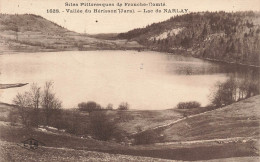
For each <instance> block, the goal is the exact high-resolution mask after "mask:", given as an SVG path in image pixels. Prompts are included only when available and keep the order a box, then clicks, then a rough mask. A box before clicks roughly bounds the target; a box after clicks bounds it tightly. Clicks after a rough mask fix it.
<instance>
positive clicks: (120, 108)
mask: <svg viewBox="0 0 260 162" xmlns="http://www.w3.org/2000/svg"><path fill="white" fill-rule="evenodd" d="M117 109H118V110H128V109H129V104H128V103H127V102H122V103H121V104H120V105H119V106H118V108H117Z"/></svg>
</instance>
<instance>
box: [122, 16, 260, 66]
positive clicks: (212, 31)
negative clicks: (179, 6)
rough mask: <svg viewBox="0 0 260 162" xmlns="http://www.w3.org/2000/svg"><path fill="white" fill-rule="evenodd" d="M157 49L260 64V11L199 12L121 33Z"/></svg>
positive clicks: (200, 56)
mask: <svg viewBox="0 0 260 162" xmlns="http://www.w3.org/2000/svg"><path fill="white" fill-rule="evenodd" d="M118 38H119V39H128V40H135V41H137V42H139V43H140V44H142V45H145V46H146V47H147V48H149V49H151V50H156V51H164V52H171V53H177V54H189V55H192V56H194V57H199V58H204V59H210V60H217V61H224V62H232V63H239V64H247V65H255V66H260V62H259V60H260V59H259V56H260V40H259V38H260V13H259V12H235V13H226V12H200V13H190V14H185V15H180V16H175V17H172V18H170V19H169V20H166V21H163V22H159V23H153V24H151V25H148V26H147V27H145V28H138V29H134V30H131V31H129V32H126V33H120V34H119V35H118Z"/></svg>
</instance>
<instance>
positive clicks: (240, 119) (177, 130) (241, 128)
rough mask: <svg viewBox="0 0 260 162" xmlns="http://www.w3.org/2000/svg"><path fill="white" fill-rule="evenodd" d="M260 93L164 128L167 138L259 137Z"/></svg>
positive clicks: (170, 139)
mask: <svg viewBox="0 0 260 162" xmlns="http://www.w3.org/2000/svg"><path fill="white" fill-rule="evenodd" d="M259 105H260V96H259V95H258V96H255V97H251V98H249V99H246V100H243V101H240V102H237V103H234V104H231V105H229V106H226V107H223V108H220V109H217V110H214V111H211V112H207V113H204V114H201V115H198V116H195V117H189V118H187V119H185V120H183V121H181V122H179V123H176V124H174V125H172V126H171V127H170V128H167V129H165V130H164V131H163V132H162V134H164V136H165V137H166V138H165V141H176V140H181V141H183V140H202V139H203V140H205V139H214V138H229V137H250V136H256V137H259V133H260V132H259V131H260V129H259V128H260V109H259Z"/></svg>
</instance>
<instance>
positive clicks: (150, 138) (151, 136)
mask: <svg viewBox="0 0 260 162" xmlns="http://www.w3.org/2000/svg"><path fill="white" fill-rule="evenodd" d="M162 139H163V137H161V136H160V135H159V134H158V133H157V132H155V131H154V130H148V131H144V132H141V133H139V134H137V135H135V137H134V143H135V144H136V145H143V144H152V143H156V142H160V141H162Z"/></svg>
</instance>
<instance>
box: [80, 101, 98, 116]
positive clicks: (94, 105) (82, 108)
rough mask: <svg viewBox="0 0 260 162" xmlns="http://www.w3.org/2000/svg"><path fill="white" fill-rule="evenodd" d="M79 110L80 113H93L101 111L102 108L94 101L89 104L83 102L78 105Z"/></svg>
mask: <svg viewBox="0 0 260 162" xmlns="http://www.w3.org/2000/svg"><path fill="white" fill-rule="evenodd" d="M78 108H79V110H80V111H87V112H88V113H91V112H92V111H96V110H101V106H100V105H99V104H97V103H96V102H94V101H89V102H87V103H86V102H81V103H79V104H78Z"/></svg>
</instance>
